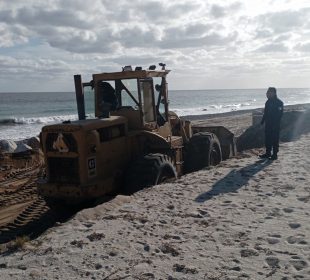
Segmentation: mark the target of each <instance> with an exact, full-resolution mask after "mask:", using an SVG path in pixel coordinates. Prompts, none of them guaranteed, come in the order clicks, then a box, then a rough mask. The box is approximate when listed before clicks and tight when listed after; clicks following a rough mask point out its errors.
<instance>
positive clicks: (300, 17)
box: [0, 0, 310, 92]
mask: <svg viewBox="0 0 310 280" xmlns="http://www.w3.org/2000/svg"><path fill="white" fill-rule="evenodd" d="M159 62H164V63H166V64H167V68H169V69H171V70H172V72H171V73H170V74H169V87H170V88H171V89H212V88H265V87H268V86H269V85H274V86H276V87H310V1H309V0H251V1H250V0H240V1H234V0H169V1H164V0H131V1H128V0H117V1H116V0H115V1H111V0H92V1H86V0H45V1H42V0H41V1H38V0H37V1H36V0H27V1H25V0H10V1H7V0H0V91H9V92H11V91H73V89H74V85H73V75H74V74H82V75H83V78H85V80H87V81H89V80H90V77H91V74H92V73H98V72H108V71H118V70H120V69H121V67H122V66H124V65H133V66H136V65H139V66H143V67H148V66H149V65H151V64H157V63H159Z"/></svg>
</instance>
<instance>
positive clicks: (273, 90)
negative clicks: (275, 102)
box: [268, 87, 277, 95]
mask: <svg viewBox="0 0 310 280" xmlns="http://www.w3.org/2000/svg"><path fill="white" fill-rule="evenodd" d="M268 91H269V92H272V93H274V94H275V95H276V94H277V89H276V88H275V87H269V88H268Z"/></svg>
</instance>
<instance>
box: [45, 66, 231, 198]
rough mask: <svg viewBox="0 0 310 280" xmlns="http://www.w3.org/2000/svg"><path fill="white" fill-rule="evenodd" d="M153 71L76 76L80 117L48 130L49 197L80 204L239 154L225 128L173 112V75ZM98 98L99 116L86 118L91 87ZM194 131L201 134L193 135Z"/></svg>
mask: <svg viewBox="0 0 310 280" xmlns="http://www.w3.org/2000/svg"><path fill="white" fill-rule="evenodd" d="M160 65H161V67H162V68H161V69H160V70H155V66H152V67H150V68H149V69H147V70H142V69H141V67H136V69H135V70H132V68H131V66H126V67H124V68H123V69H122V71H120V72H113V73H100V74H93V75H92V80H91V81H90V82H82V78H81V75H75V76H74V81H75V91H76V98H77V107H78V116H79V120H76V121H66V122H63V123H61V124H54V125H48V126H45V127H43V128H42V132H41V143H42V149H43V153H44V156H45V163H46V175H47V176H46V180H45V182H43V183H42V184H40V186H39V192H40V193H41V195H43V196H44V197H45V198H46V200H64V201H65V202H71V203H73V202H80V201H84V200H90V199H95V198H98V197H100V196H103V195H105V194H107V193H111V192H115V191H117V190H121V191H123V192H125V193H132V192H135V191H137V190H139V189H141V188H143V187H147V186H152V185H156V184H159V183H161V182H163V181H165V180H167V179H170V178H177V177H179V176H181V175H182V174H184V173H186V172H192V171H195V170H198V169H201V168H203V167H205V166H208V165H216V164H218V163H219V162H220V161H221V160H222V159H226V158H228V157H230V156H232V155H234V154H235V152H236V149H235V142H234V135H233V134H232V133H231V132H230V131H228V130H227V129H225V128H224V127H219V126H218V127H212V126H210V127H191V123H190V122H189V121H186V120H182V119H180V118H179V117H178V116H177V115H176V114H175V113H173V112H171V111H169V108H168V105H169V102H168V84H167V80H166V78H167V75H168V73H169V72H170V71H169V70H167V69H165V65H164V64H160ZM86 88H88V89H89V88H91V89H92V92H93V94H94V111H95V112H94V114H95V116H94V117H92V118H91V117H86V115H85V98H84V94H85V89H86ZM193 132H194V133H195V134H193Z"/></svg>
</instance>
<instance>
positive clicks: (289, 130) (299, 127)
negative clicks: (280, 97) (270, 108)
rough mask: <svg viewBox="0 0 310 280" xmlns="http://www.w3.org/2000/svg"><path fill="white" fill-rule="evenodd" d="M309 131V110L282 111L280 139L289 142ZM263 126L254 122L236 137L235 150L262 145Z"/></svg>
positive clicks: (263, 138) (263, 141)
mask: <svg viewBox="0 0 310 280" xmlns="http://www.w3.org/2000/svg"><path fill="white" fill-rule="evenodd" d="M309 132H310V110H304V111H287V112H284V114H283V118H282V121H281V131H280V141H281V142H289V141H294V140H297V139H299V137H300V136H301V135H303V134H307V133H309ZM264 133H265V132H264V126H263V125H261V124H254V125H252V126H251V127H249V128H248V129H247V130H246V131H245V132H244V133H243V134H242V135H240V137H239V138H238V139H237V150H238V151H243V150H247V149H252V148H260V147H263V146H264V143H265V135H264Z"/></svg>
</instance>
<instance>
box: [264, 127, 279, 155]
mask: <svg viewBox="0 0 310 280" xmlns="http://www.w3.org/2000/svg"><path fill="white" fill-rule="evenodd" d="M279 138H280V124H273V123H271V124H268V123H266V126H265V146H266V154H271V150H272V152H273V154H277V153H278V151H279Z"/></svg>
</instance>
